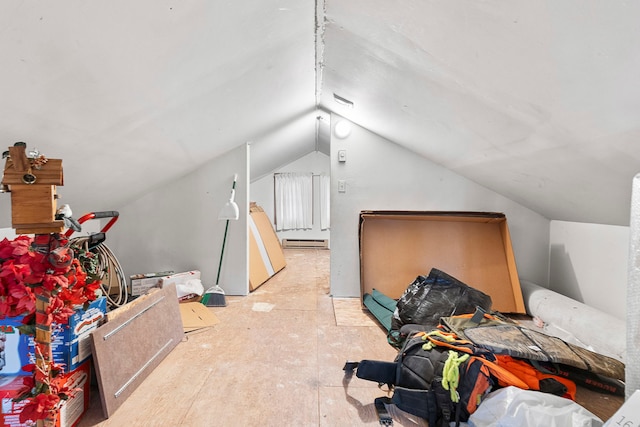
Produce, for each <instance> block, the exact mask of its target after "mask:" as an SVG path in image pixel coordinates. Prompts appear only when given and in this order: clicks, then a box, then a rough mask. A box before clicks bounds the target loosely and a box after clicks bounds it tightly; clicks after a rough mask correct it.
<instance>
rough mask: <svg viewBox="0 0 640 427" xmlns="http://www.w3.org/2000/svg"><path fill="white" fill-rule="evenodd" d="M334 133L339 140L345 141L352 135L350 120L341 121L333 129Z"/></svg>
mask: <svg viewBox="0 0 640 427" xmlns="http://www.w3.org/2000/svg"><path fill="white" fill-rule="evenodd" d="M333 133H334V134H335V135H336V137H337V138H340V139H345V138H346V137H348V136H349V135H350V134H351V122H349V121H348V120H340V121H339V122H338V123H336V126H335V127H334V128H333Z"/></svg>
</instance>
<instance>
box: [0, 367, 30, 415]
mask: <svg viewBox="0 0 640 427" xmlns="http://www.w3.org/2000/svg"><path fill="white" fill-rule="evenodd" d="M23 377H24V376H23V375H20V376H17V375H14V376H9V377H2V378H0V399H2V412H1V413H0V426H3V427H28V426H30V425H31V424H30V423H21V422H20V412H22V408H23V407H24V406H25V402H14V401H13V398H14V397H16V396H17V394H18V391H19V390H20V389H22V378H23Z"/></svg>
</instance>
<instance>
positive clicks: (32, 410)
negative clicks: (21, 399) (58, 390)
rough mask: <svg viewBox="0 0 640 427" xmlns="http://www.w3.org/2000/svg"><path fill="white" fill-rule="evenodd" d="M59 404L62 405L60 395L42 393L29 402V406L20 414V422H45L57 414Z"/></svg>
mask: <svg viewBox="0 0 640 427" xmlns="http://www.w3.org/2000/svg"><path fill="white" fill-rule="evenodd" d="M58 403H60V397H58V395H56V394H45V393H40V394H38V395H37V396H34V397H33V398H31V399H28V400H27V404H26V405H25V406H24V407H23V408H22V411H21V412H20V422H21V423H26V422H27V421H37V420H44V419H46V418H47V417H48V416H49V415H51V414H52V413H54V412H55V410H56V407H57V405H58Z"/></svg>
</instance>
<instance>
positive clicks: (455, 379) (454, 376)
mask: <svg viewBox="0 0 640 427" xmlns="http://www.w3.org/2000/svg"><path fill="white" fill-rule="evenodd" d="M468 358H469V355H468V354H463V355H462V356H459V355H458V353H457V352H455V351H453V350H449V357H448V358H447V361H446V362H444V368H443V370H442V387H443V388H444V389H445V390H449V391H450V393H451V401H453V402H458V401H460V396H459V395H458V383H459V381H460V364H462V363H463V362H464V361H465V360H467V359H468Z"/></svg>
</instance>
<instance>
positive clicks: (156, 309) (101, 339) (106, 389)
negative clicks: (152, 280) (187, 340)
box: [91, 284, 184, 418]
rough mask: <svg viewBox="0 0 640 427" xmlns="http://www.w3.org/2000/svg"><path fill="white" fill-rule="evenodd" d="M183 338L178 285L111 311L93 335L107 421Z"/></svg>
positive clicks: (94, 353) (95, 361) (95, 360)
mask: <svg viewBox="0 0 640 427" xmlns="http://www.w3.org/2000/svg"><path fill="white" fill-rule="evenodd" d="M183 337H184V332H183V327H182V317H181V315H180V309H179V306H178V299H177V298H176V288H175V285H173V284H172V285H169V286H167V287H165V288H162V289H157V290H152V291H151V292H150V293H149V294H146V295H143V296H141V297H139V298H138V299H136V300H134V301H132V302H131V303H129V304H127V305H125V306H123V307H121V308H119V309H116V310H113V311H112V312H111V313H110V314H109V315H108V316H107V322H106V323H105V324H104V325H102V326H101V327H99V328H98V329H96V330H95V331H94V332H93V333H92V334H91V345H92V348H93V361H94V366H95V371H96V377H97V380H98V388H99V390H100V400H101V402H102V410H103V413H104V416H105V417H106V418H109V417H110V416H111V415H112V414H113V413H114V412H115V411H116V410H117V409H118V407H120V405H121V404H122V402H124V401H125V400H126V399H127V397H129V396H130V395H131V393H133V391H134V390H135V389H136V388H137V387H138V386H139V385H140V383H142V381H144V379H145V378H146V377H147V376H148V375H149V374H150V373H151V372H152V371H153V369H155V368H156V367H157V366H158V364H160V362H161V361H162V360H163V359H164V358H165V357H166V356H167V354H169V353H170V352H171V350H173V349H174V348H175V347H176V346H177V345H178V343H180V341H181V340H182V338H183Z"/></svg>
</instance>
